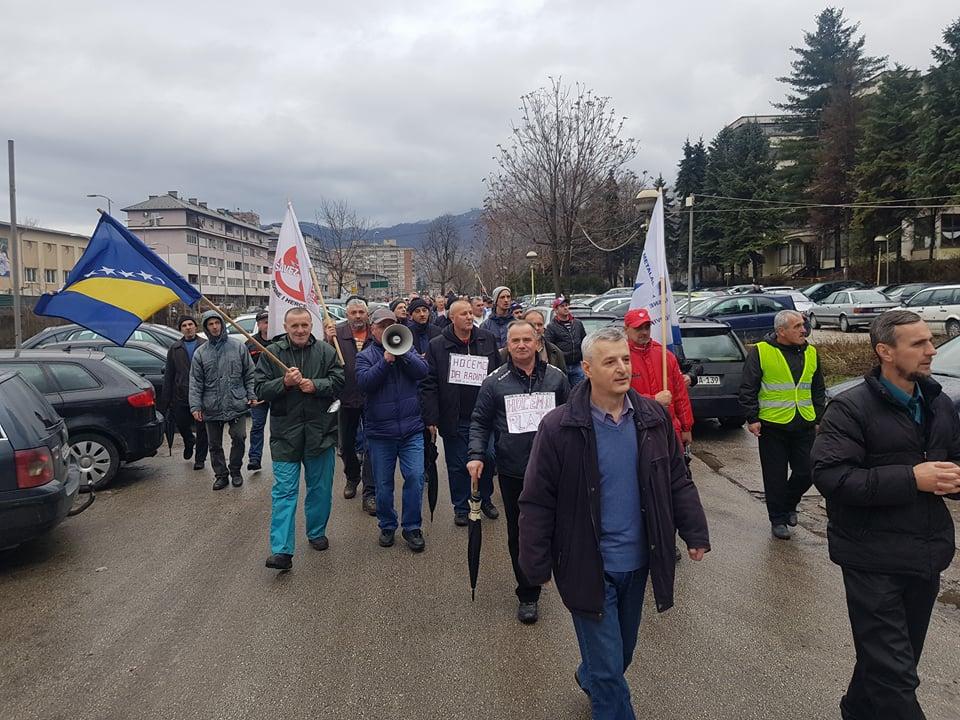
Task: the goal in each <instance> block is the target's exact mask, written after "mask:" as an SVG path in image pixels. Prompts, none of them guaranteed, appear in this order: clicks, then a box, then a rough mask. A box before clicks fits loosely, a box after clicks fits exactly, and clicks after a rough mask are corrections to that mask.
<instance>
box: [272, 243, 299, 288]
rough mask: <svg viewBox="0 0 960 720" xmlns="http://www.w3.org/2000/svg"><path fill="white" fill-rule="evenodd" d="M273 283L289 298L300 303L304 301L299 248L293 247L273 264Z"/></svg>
mask: <svg viewBox="0 0 960 720" xmlns="http://www.w3.org/2000/svg"><path fill="white" fill-rule="evenodd" d="M273 281H274V282H275V283H276V284H277V287H278V288H280V290H281V291H283V293H284V294H285V295H287V296H288V297H290V298H291V299H293V300H297V301H299V302H304V299H303V280H302V279H301V278H300V261H299V260H298V259H297V246H296V245H292V246H290V247H289V248H287V251H286V252H285V253H284V254H283V255H282V256H280V255H278V256H277V259H276V260H274V262H273Z"/></svg>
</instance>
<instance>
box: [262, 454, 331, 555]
mask: <svg viewBox="0 0 960 720" xmlns="http://www.w3.org/2000/svg"><path fill="white" fill-rule="evenodd" d="M334 458H335V449H334V448H332V447H331V448H327V449H326V450H324V451H323V453H322V454H321V455H319V456H317V457H308V458H304V459H303V469H304V473H303V479H304V481H305V482H306V485H307V495H306V497H305V498H304V499H303V514H304V517H305V518H306V521H307V537H308V538H309V539H310V540H314V539H316V538H318V537H321V536H323V535H326V533H327V521H328V520H329V519H330V504H331V501H332V493H333V461H334ZM299 492H300V463H297V462H281V461H280V460H274V461H273V491H272V493H271V500H272V510H271V513H270V551H271V552H274V553H286V554H288V555H293V548H294V544H295V539H296V530H297V495H298V494H299Z"/></svg>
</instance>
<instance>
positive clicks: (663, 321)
mask: <svg viewBox="0 0 960 720" xmlns="http://www.w3.org/2000/svg"><path fill="white" fill-rule="evenodd" d="M669 320H670V318H669V316H668V315H667V278H666V277H665V276H663V275H661V276H660V345H661V346H662V350H663V389H664V390H669V389H670V384H669V382H668V380H667V322H669Z"/></svg>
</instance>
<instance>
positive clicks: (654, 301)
mask: <svg viewBox="0 0 960 720" xmlns="http://www.w3.org/2000/svg"><path fill="white" fill-rule="evenodd" d="M664 235H665V230H664V222H663V193H660V196H659V197H658V198H657V204H656V206H655V207H654V208H653V215H652V216H651V218H650V227H649V228H647V239H646V242H645V243H644V245H643V255H641V256H640V267H639V268H637V279H636V280H634V282H633V298H632V299H631V300H630V309H633V308H646V309H647V312H649V313H650V320H651V324H650V337H652V338H653V339H654V340H656V341H657V342H660V339H661V338H662V337H663V336H662V334H661V333H662V331H661V329H660V327H661V325H660V324H661V322H662V321H663V319H664V318H666V321H667V322H668V323H670V326H669V329H668V330H667V345H668V347H669V348H670V349H671V350H673V348H674V347H675V346H678V345H680V320H679V318H678V317H677V307H676V305H674V303H673V290H672V289H671V288H670V275H669V274H668V273H667V250H666V246H665V243H664V240H665V238H664ZM660 278H663V282H664V284H665V285H666V298H667V306H666V308H665V309H664V308H661V307H660Z"/></svg>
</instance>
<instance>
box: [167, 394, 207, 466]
mask: <svg viewBox="0 0 960 720" xmlns="http://www.w3.org/2000/svg"><path fill="white" fill-rule="evenodd" d="M173 421H174V423H176V425H177V431H178V432H179V433H180V437H182V438H183V444H184V445H185V446H186V447H191V448H192V447H196V449H197V454H196V455H195V456H194V460H196V462H206V460H207V429H206V428H205V427H204V425H203V423H198V422H197V421H196V420H194V419H193V414H192V413H191V412H190V408H189V406H187V405H177V406H176V407H175V408H173ZM194 428H196V430H197V433H196V437H194V433H193V430H194Z"/></svg>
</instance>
